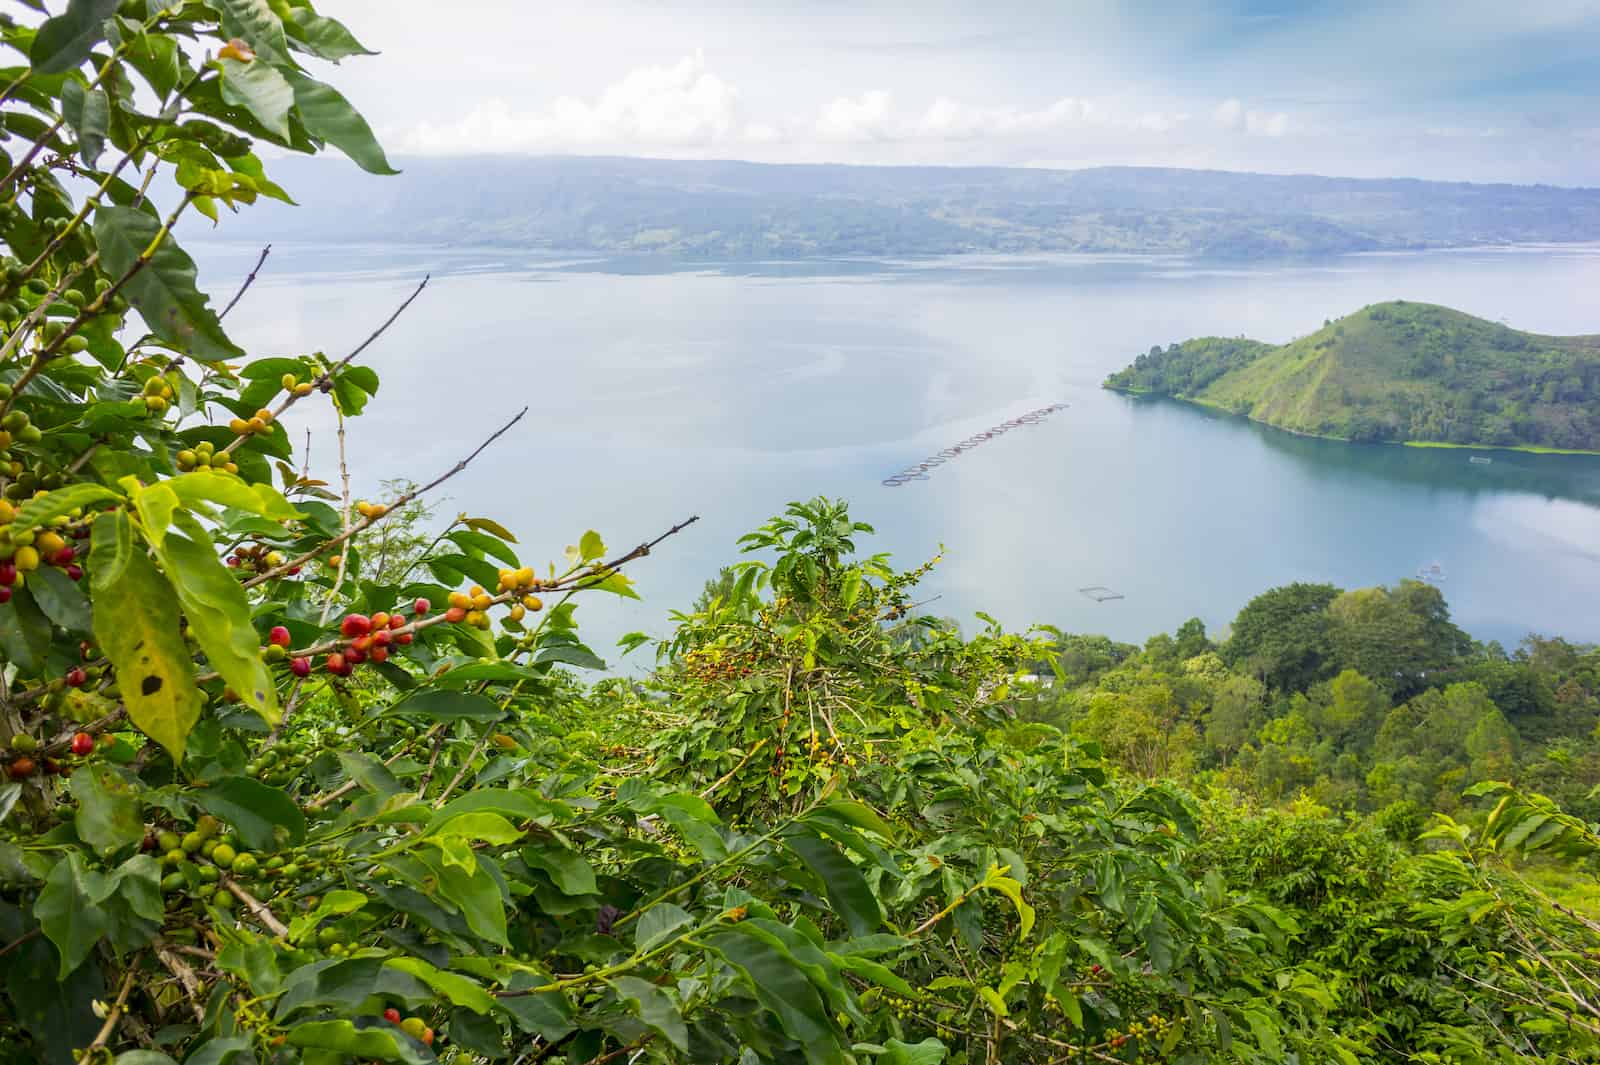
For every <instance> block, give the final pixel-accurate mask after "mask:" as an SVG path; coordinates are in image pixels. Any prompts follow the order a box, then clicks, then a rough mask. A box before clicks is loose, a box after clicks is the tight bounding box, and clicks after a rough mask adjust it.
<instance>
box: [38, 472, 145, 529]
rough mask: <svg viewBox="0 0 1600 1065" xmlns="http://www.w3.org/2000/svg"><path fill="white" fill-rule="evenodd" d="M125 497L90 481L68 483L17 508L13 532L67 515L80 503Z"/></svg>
mask: <svg viewBox="0 0 1600 1065" xmlns="http://www.w3.org/2000/svg"><path fill="white" fill-rule="evenodd" d="M122 500H123V497H122V496H121V495H119V494H118V493H116V492H113V491H112V490H111V489H109V488H107V487H105V486H104V485H98V484H93V483H91V482H88V481H84V482H81V483H79V484H69V485H67V486H66V487H64V488H57V489H55V490H54V491H50V492H46V493H44V494H43V495H37V496H34V497H33V498H32V499H30V500H28V501H27V502H26V503H24V504H22V506H20V507H18V508H17V518H16V520H15V521H14V522H12V523H11V528H12V532H25V531H27V530H28V529H36V528H38V527H39V526H41V525H48V524H49V523H50V522H53V521H55V520H56V519H57V518H64V517H66V516H67V514H68V513H69V512H71V511H72V510H74V509H76V508H78V507H89V506H93V505H94V504H96V503H105V502H117V503H120V502H122Z"/></svg>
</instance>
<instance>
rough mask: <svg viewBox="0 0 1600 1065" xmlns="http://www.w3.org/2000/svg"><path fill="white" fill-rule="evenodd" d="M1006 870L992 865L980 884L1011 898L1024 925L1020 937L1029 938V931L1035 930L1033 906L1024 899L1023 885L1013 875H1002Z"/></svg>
mask: <svg viewBox="0 0 1600 1065" xmlns="http://www.w3.org/2000/svg"><path fill="white" fill-rule="evenodd" d="M1004 872H1005V868H1004V867H1003V866H998V865H992V866H990V867H989V873H988V875H987V876H985V877H984V878H983V883H982V884H981V885H980V886H982V887H986V888H988V889H989V890H991V891H998V892H1000V894H1002V895H1004V896H1005V897H1006V898H1008V899H1010V900H1011V904H1012V905H1013V906H1015V907H1016V908H1017V917H1018V919H1019V920H1020V921H1021V925H1022V926H1021V928H1020V929H1019V930H1018V933H1017V935H1018V938H1019V939H1027V938H1028V933H1029V932H1031V931H1033V917H1034V914H1033V907H1032V906H1030V905H1028V903H1027V901H1026V900H1024V899H1023V897H1022V885H1021V884H1020V883H1018V882H1017V881H1015V880H1013V879H1012V878H1011V877H1009V876H1004V875H1002V874H1003V873H1004Z"/></svg>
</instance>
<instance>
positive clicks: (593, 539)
mask: <svg viewBox="0 0 1600 1065" xmlns="http://www.w3.org/2000/svg"><path fill="white" fill-rule="evenodd" d="M605 553H606V544H605V541H604V540H602V539H600V534H599V533H597V532H595V531H594V530H593V529H590V530H589V531H588V532H586V533H584V534H583V538H582V539H580V540H579V541H578V555H579V557H580V558H582V559H583V561H585V562H593V561H594V560H595V559H597V558H603V557H604V556H605Z"/></svg>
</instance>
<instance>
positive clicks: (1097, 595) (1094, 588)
mask: <svg viewBox="0 0 1600 1065" xmlns="http://www.w3.org/2000/svg"><path fill="white" fill-rule="evenodd" d="M1078 592H1079V594H1081V595H1083V596H1084V597H1085V598H1087V599H1093V600H1094V601H1095V602H1097V603H1106V602H1109V601H1111V600H1112V599H1126V598H1127V597H1126V596H1125V595H1123V594H1122V593H1121V592H1114V591H1112V590H1111V589H1110V588H1106V587H1104V586H1103V585H1099V584H1091V585H1089V587H1087V588H1079V589H1078Z"/></svg>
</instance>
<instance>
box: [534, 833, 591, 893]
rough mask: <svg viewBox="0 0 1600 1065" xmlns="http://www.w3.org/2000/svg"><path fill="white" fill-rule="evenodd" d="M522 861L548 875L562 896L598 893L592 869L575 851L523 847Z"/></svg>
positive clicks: (551, 847) (542, 846)
mask: <svg viewBox="0 0 1600 1065" xmlns="http://www.w3.org/2000/svg"><path fill="white" fill-rule="evenodd" d="M522 860H523V861H525V862H527V863H528V865H530V866H531V867H533V868H535V869H542V870H543V871H544V872H546V873H548V874H549V875H550V879H551V880H552V881H553V882H554V883H555V885H556V888H557V889H558V890H559V891H560V892H561V893H562V894H564V895H595V894H598V893H599V891H600V888H599V886H598V885H596V883H595V879H594V869H593V868H591V867H590V865H589V863H588V861H587V860H586V859H585V858H584V857H583V855H581V854H579V853H578V852H577V851H570V850H566V849H564V848H559V847H555V846H553V845H540V846H534V847H524V848H523V849H522Z"/></svg>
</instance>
